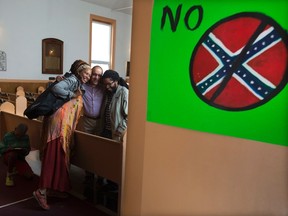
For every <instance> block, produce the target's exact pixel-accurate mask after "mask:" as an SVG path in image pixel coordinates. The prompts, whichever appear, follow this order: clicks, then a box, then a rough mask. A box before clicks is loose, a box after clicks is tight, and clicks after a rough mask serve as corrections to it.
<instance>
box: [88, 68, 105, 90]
mask: <svg viewBox="0 0 288 216" xmlns="http://www.w3.org/2000/svg"><path fill="white" fill-rule="evenodd" d="M102 75H103V70H102V68H101V67H100V66H95V67H93V68H92V74H91V78H90V81H89V84H90V85H93V86H97V85H98V84H99V82H100V79H101V77H102Z"/></svg>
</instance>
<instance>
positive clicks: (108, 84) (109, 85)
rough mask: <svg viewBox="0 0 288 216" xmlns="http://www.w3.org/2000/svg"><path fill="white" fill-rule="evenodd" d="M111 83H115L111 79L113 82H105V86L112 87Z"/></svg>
mask: <svg viewBox="0 0 288 216" xmlns="http://www.w3.org/2000/svg"><path fill="white" fill-rule="evenodd" d="M113 83H115V81H113V82H111V83H107V84H105V86H106V88H108V87H112V85H113Z"/></svg>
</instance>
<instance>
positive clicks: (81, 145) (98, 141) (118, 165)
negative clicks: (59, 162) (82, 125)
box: [0, 112, 126, 215]
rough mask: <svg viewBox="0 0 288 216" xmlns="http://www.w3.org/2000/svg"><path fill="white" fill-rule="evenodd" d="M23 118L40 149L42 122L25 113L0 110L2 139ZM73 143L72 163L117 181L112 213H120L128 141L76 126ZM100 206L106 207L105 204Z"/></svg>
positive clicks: (36, 146) (35, 145)
mask: <svg viewBox="0 0 288 216" xmlns="http://www.w3.org/2000/svg"><path fill="white" fill-rule="evenodd" d="M20 122H22V123H25V124H27V125H28V128H29V130H28V135H29V136H30V142H31V147H32V148H34V149H40V148H41V142H40V138H41V137H40V136H41V128H42V122H41V121H38V120H29V119H28V118H26V117H22V116H18V115H15V114H11V113H7V112H0V138H1V139H2V137H3V136H4V134H5V133H6V132H8V131H12V130H14V128H15V126H16V125H18V124H19V123H20ZM74 143H75V144H74V151H73V154H72V156H71V164H73V165H75V166H77V167H80V168H82V169H84V170H87V171H90V172H93V173H95V174H97V175H99V176H102V177H104V178H107V179H109V180H111V181H113V182H115V183H117V184H118V186H119V192H118V211H117V213H114V214H112V212H110V213H111V215H120V208H121V191H122V182H123V176H124V175H123V172H124V161H125V143H126V142H123V143H120V142H117V141H114V140H111V139H106V138H103V137H100V136H94V135H90V134H87V133H84V132H81V131H78V130H76V131H75V133H74ZM98 207H99V206H98ZM99 208H100V209H102V210H103V207H99ZM104 210H105V209H104ZM108 212H109V211H108Z"/></svg>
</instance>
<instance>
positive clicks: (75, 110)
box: [33, 60, 91, 210]
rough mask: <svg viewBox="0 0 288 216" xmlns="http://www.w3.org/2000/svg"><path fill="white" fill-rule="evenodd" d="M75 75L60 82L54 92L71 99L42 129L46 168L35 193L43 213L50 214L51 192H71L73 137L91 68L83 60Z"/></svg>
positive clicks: (75, 67)
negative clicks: (49, 192)
mask: <svg viewBox="0 0 288 216" xmlns="http://www.w3.org/2000/svg"><path fill="white" fill-rule="evenodd" d="M70 71H71V74H70V75H69V76H67V77H65V79H63V80H61V81H59V82H58V83H57V84H55V85H54V86H53V88H52V92H53V93H54V94H55V95H56V96H57V97H60V98H63V99H67V98H68V99H69V101H68V102H66V103H64V105H63V106H62V107H60V108H59V109H58V110H57V111H56V112H55V113H54V114H52V115H51V116H47V117H44V119H43V128H42V142H43V150H42V151H43V152H42V156H41V158H42V165H41V174H40V179H39V188H38V189H37V190H36V191H34V192H33V196H34V198H35V199H36V200H37V202H38V204H39V205H40V206H41V208H42V209H44V210H48V209H50V206H49V205H48V203H47V190H52V191H58V192H68V191H69V190H70V189H71V183H70V179H69V165H70V150H71V147H72V146H71V139H72V134H73V132H74V130H75V128H76V125H77V123H78V119H79V117H80V113H81V109H82V107H83V99H82V91H83V88H82V84H84V83H86V82H88V81H89V79H90V76H91V67H90V65H89V64H88V63H86V62H84V61H82V60H76V61H75V62H74V63H73V64H72V65H71V68H70Z"/></svg>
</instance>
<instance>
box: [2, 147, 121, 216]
mask: <svg viewBox="0 0 288 216" xmlns="http://www.w3.org/2000/svg"><path fill="white" fill-rule="evenodd" d="M38 153H39V152H38V151H32V152H31V153H30V154H29V155H28V156H27V157H26V160H27V162H28V163H29V165H30V166H31V168H32V170H33V171H34V173H35V176H34V178H33V179H32V180H30V181H28V180H27V179H25V178H23V177H21V176H17V175H16V176H15V186H14V187H6V186H5V176H6V170H7V168H6V166H5V165H4V164H3V162H2V158H0V215H1V216H10V215H11V216H12V215H13V216H15V215H20V216H21V215H29V216H38V215H49V216H54V215H55V216H57V215H61V216H66V215H67V216H76V215H83V214H85V215H87V216H90V215H91V216H92V215H93V216H111V215H115V213H113V212H109V210H107V209H102V210H101V208H99V207H96V206H95V205H94V204H93V203H92V202H88V201H87V200H86V199H85V198H84V196H83V195H82V193H83V189H84V188H83V180H84V174H85V171H84V170H81V169H79V168H77V167H75V166H71V170H70V173H71V176H70V178H71V183H72V188H73V189H72V191H71V192H70V193H69V196H68V198H65V199H60V198H49V199H48V203H49V205H50V210H49V211H45V210H42V209H41V208H40V207H39V205H38V203H37V201H36V200H35V199H34V198H33V196H32V192H33V191H34V190H35V189H36V188H37V186H38V180H39V174H40V161H39V156H38V155H39V154H38Z"/></svg>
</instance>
